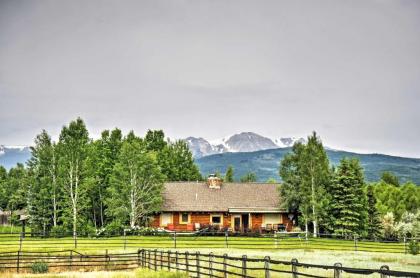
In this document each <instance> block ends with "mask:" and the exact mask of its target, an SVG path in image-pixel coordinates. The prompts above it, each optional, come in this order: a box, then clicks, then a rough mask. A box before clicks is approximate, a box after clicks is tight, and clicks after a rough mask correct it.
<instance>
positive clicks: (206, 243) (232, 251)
mask: <svg viewBox="0 0 420 278" xmlns="http://www.w3.org/2000/svg"><path fill="white" fill-rule="evenodd" d="M19 244H20V240H19V236H18V235H4V234H2V235H0V252H16V251H17V250H19ZM356 245H357V247H355V243H354V241H352V240H337V239H320V238H318V239H310V240H308V241H305V239H300V238H277V239H276V238H273V237H271V238H268V237H267V238H256V237H234V236H232V237H229V238H228V240H227V244H226V238H225V237H220V236H205V237H204V236H200V237H195V236H178V237H177V240H176V247H177V248H176V250H178V251H180V252H182V251H188V252H190V253H192V252H197V251H198V252H201V253H210V252H212V253H214V254H217V255H223V254H228V255H229V256H237V257H241V256H242V255H247V256H248V257H250V258H264V257H265V256H270V258H272V259H274V260H283V261H290V260H291V259H293V258H296V259H298V261H299V262H302V263H309V264H320V265H334V263H338V262H339V263H341V264H342V265H343V266H346V267H355V268H373V269H379V268H380V267H381V266H382V265H388V266H389V267H390V269H392V270H400V271H411V272H420V256H414V255H410V254H404V244H403V243H380V242H361V241H359V242H357V243H356ZM142 248H144V249H158V250H173V251H174V250H175V240H174V238H173V237H171V236H127V237H111V238H79V239H78V240H77V248H75V246H74V240H73V238H71V237H66V238H46V239H43V238H35V237H26V238H24V239H23V241H22V251H26V252H36V251H49V252H54V251H64V250H77V251H78V252H81V253H84V254H104V253H105V250H108V252H110V253H111V252H112V253H123V252H132V251H135V250H138V249H142ZM356 248H357V251H356ZM274 267H275V268H276V269H279V270H290V266H284V265H278V266H274ZM301 271H302V272H305V273H315V272H314V271H315V270H313V269H302V270H301ZM316 272H317V273H318V274H319V275H321V276H322V275H325V276H332V272H331V271H324V270H316ZM130 275H132V274H130ZM136 277H137V276H136ZM272 277H277V276H276V275H272ZM278 277H284V276H281V275H280V276H278ZM344 277H352V276H350V275H346V276H344Z"/></svg>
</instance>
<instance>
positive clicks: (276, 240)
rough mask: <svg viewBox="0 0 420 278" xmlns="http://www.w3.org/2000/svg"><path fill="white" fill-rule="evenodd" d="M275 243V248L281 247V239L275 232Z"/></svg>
mask: <svg viewBox="0 0 420 278" xmlns="http://www.w3.org/2000/svg"><path fill="white" fill-rule="evenodd" d="M274 242H275V248H277V247H278V246H279V239H278V237H277V233H276V232H274Z"/></svg>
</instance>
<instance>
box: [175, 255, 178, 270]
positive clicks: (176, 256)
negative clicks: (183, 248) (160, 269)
mask: <svg viewBox="0 0 420 278" xmlns="http://www.w3.org/2000/svg"><path fill="white" fill-rule="evenodd" d="M175 266H176V271H178V270H179V260H178V251H175Z"/></svg>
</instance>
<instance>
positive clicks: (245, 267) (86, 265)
mask: <svg viewBox="0 0 420 278" xmlns="http://www.w3.org/2000/svg"><path fill="white" fill-rule="evenodd" d="M36 262H37V263H43V264H46V265H48V269H49V271H51V272H60V271H72V270H73V271H93V270H109V271H111V270H124V269H135V268H148V269H151V270H155V271H158V270H167V271H181V272H186V273H188V275H189V276H190V277H222V278H225V277H265V278H273V277H293V278H297V277H334V278H339V277H346V275H347V274H352V277H354V276H360V277H364V276H369V275H373V276H374V277H381V278H385V277H420V273H414V272H403V271H393V270H390V269H389V267H388V266H386V265H384V266H382V267H381V268H380V269H361V268H350V267H344V266H342V265H341V264H340V263H336V264H334V265H316V264H305V263H300V262H298V260H297V259H293V260H291V261H279V260H273V259H271V258H270V257H265V258H249V257H247V256H246V255H244V256H241V257H234V256H229V255H227V254H224V255H215V254H213V253H209V254H201V253H200V252H194V253H190V252H179V251H170V250H157V249H154V250H150V249H139V250H137V252H130V253H113V254H111V253H108V251H107V250H105V252H104V253H103V254H92V255H87V254H82V253H80V252H76V251H74V250H68V251H60V252H23V251H18V252H3V253H0V271H9V272H13V271H16V272H31V271H32V267H33V265H34V263H36Z"/></svg>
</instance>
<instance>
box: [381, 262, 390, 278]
mask: <svg viewBox="0 0 420 278" xmlns="http://www.w3.org/2000/svg"><path fill="white" fill-rule="evenodd" d="M379 270H381V278H388V277H389V275H387V274H385V273H382V271H383V270H385V271H386V270H389V266H387V265H383V266H381V268H380V269H379Z"/></svg>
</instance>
